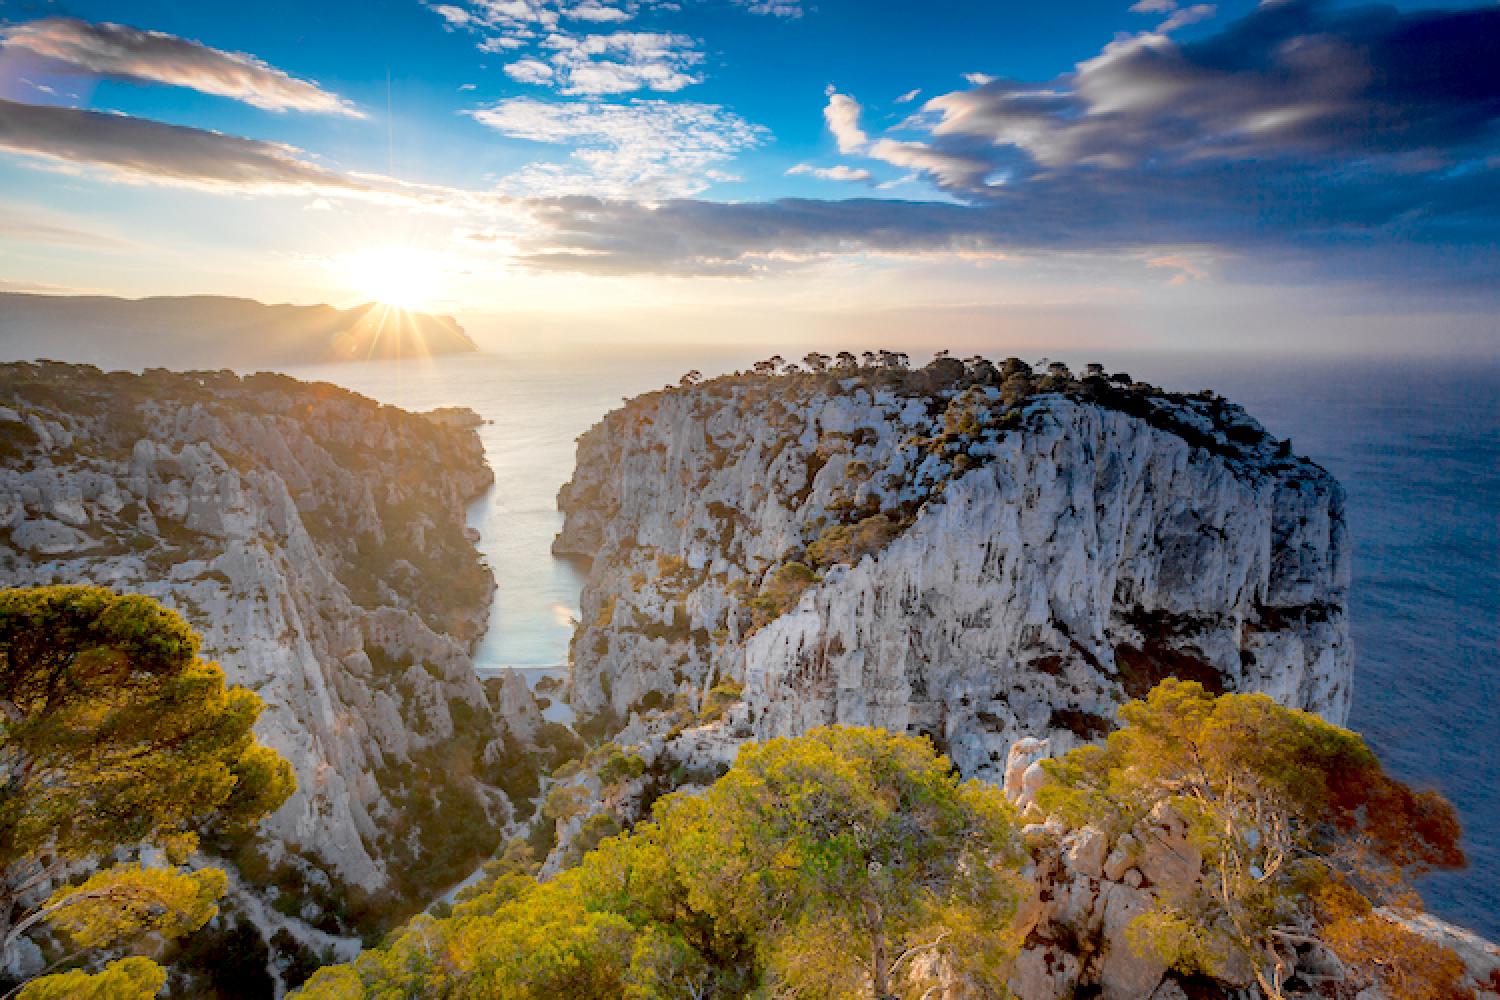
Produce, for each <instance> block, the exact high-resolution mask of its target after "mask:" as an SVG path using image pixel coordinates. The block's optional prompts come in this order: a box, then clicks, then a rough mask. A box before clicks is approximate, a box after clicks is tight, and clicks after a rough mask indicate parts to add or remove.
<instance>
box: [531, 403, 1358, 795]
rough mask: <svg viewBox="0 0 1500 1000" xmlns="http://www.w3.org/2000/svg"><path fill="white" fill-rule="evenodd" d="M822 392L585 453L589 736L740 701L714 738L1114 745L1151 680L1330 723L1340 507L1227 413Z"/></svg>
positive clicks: (659, 414) (640, 433) (647, 431)
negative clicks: (851, 728) (637, 716)
mask: <svg viewBox="0 0 1500 1000" xmlns="http://www.w3.org/2000/svg"><path fill="white" fill-rule="evenodd" d="M888 381H890V383H891V384H888V385H884V386H882V385H881V384H878V383H874V384H872V382H871V380H870V379H868V378H866V379H853V378H850V379H841V378H839V377H837V376H834V375H831V374H830V375H827V376H816V377H815V376H811V375H800V376H791V377H787V376H782V377H752V376H742V377H733V378H726V379H720V380H715V381H714V382H711V383H708V384H706V385H702V386H696V387H689V388H682V389H675V390H668V391H663V392H657V393H651V394H648V395H646V396H643V397H640V398H638V399H635V400H633V401H631V402H630V403H628V404H627V405H626V406H624V407H623V408H621V409H619V410H616V411H614V412H613V413H611V414H609V415H608V416H607V417H606V418H605V419H604V420H603V421H602V422H601V423H600V424H599V425H597V426H596V427H595V428H593V429H592V430H590V431H589V432H588V433H587V434H585V435H584V436H583V438H581V439H580V443H579V449H578V466H577V472H576V473H575V476H574V478H573V480H572V481H571V482H570V483H569V484H568V485H567V486H565V487H564V489H563V491H562V494H561V496H560V500H559V503H560V506H561V508H562V509H563V510H564V512H565V513H566V523H565V525H564V528H563V531H562V533H561V534H560V536H559V538H558V541H557V545H556V549H557V551H559V552H561V553H569V554H577V555H584V556H588V557H590V558H591V559H592V560H593V562H592V566H591V570H590V573H589V576H588V580H587V584H586V586H585V589H584V593H583V600H582V607H583V625H582V626H581V627H580V629H579V631H578V634H577V636H576V637H575V642H574V648H573V657H574V672H573V690H572V698H573V705H574V708H575V709H577V710H578V711H579V712H580V713H581V714H582V715H583V716H585V717H589V716H592V717H593V718H594V719H595V720H596V722H599V723H600V724H601V725H603V726H604V727H605V728H608V727H609V725H608V724H609V723H610V722H611V721H613V723H614V724H615V725H618V724H620V723H622V722H623V721H624V720H625V719H626V718H627V717H628V716H629V715H630V713H632V712H636V713H642V714H644V715H649V714H650V713H651V712H652V711H653V710H657V709H663V708H665V707H668V706H670V705H671V704H672V703H673V702H674V700H675V701H677V703H678V704H679V705H680V704H681V703H682V701H683V700H684V699H685V700H686V701H688V702H689V703H691V704H693V705H701V704H702V703H703V701H704V699H705V697H706V693H707V692H708V691H709V690H710V689H711V688H713V687H714V686H715V685H719V684H722V683H724V682H726V681H727V682H729V683H731V684H738V685H742V686H743V701H742V702H741V703H740V704H738V705H737V706H735V707H734V709H733V710H732V711H731V712H730V713H729V718H728V721H727V722H726V723H722V724H720V726H719V732H718V738H721V739H728V740H733V739H743V738H749V737H756V738H767V737H772V736H780V735H792V734H796V733H799V732H803V731H805V730H806V729H808V728H810V727H813V726H816V725H819V724H825V723H833V722H839V723H851V724H865V725H878V726H882V727H885V728H887V729H891V730H895V731H918V732H923V733H927V734H929V735H930V736H932V738H933V739H934V741H935V742H936V744H937V745H938V746H939V748H941V749H942V750H944V751H945V752H947V753H948V754H949V755H950V756H951V757H952V758H953V760H954V762H955V763H956V764H957V765H958V766H959V768H960V769H961V770H962V771H963V772H964V773H965V774H966V775H980V776H984V777H987V778H989V779H990V780H994V781H996V782H997V783H998V782H1001V781H1002V780H1003V779H1004V776H1005V765H1006V762H1005V754H1006V751H1007V749H1008V748H1009V746H1010V744H1011V743H1012V741H1014V740H1016V739H1018V738H1020V737H1023V736H1030V737H1036V738H1046V739H1049V740H1050V743H1051V750H1052V752H1055V753H1061V752H1064V751H1066V750H1067V749H1068V748H1069V747H1071V746H1073V745H1076V744H1077V743H1079V742H1080V741H1084V740H1089V739H1094V738H1097V737H1099V736H1102V735H1103V734H1104V733H1105V732H1106V731H1107V730H1108V729H1109V728H1110V727H1111V726H1112V724H1113V719H1114V714H1115V711H1116V709H1117V708H1118V706H1119V705H1120V704H1121V703H1122V702H1123V701H1124V700H1125V699H1127V698H1129V697H1133V696H1138V695H1141V694H1143V693H1144V692H1145V691H1146V690H1149V688H1150V687H1151V686H1152V685H1154V683H1155V682H1156V681H1158V680H1160V679H1161V678H1162V677H1164V676H1168V675H1175V676H1183V677H1189V678H1193V679H1197V680H1200V681H1202V682H1203V683H1204V684H1205V685H1206V686H1208V687H1209V688H1211V689H1213V690H1224V691H1263V692H1266V693H1268V694H1270V695H1272V696H1273V697H1275V698H1276V699H1277V700H1278V701H1280V702H1282V703H1283V704H1287V705H1292V706H1295V707H1299V708H1305V709H1310V710H1313V711H1317V712H1319V713H1321V714H1323V715H1324V716H1326V717H1328V718H1329V719H1331V720H1334V721H1342V720H1343V719H1344V717H1345V715H1346V713H1347V710H1348V705H1349V697H1350V680H1351V667H1352V652H1351V648H1350V643H1349V632H1348V619H1347V612H1346V605H1347V591H1348V584H1349V543H1348V536H1347V530H1346V527H1345V523H1344V495H1343V491H1342V489H1341V488H1340V487H1339V485H1338V484H1337V482H1335V481H1334V480H1333V478H1332V477H1330V476H1329V475H1328V474H1327V473H1326V472H1324V471H1323V470H1322V469H1321V468H1319V467H1317V466H1316V465H1313V464H1312V463H1310V462H1308V461H1306V460H1303V459H1299V458H1296V457H1294V456H1292V455H1291V454H1290V451H1289V449H1288V448H1287V447H1286V446H1285V445H1284V444H1283V443H1281V442H1278V441H1276V440H1275V439H1273V438H1271V437H1270V436H1269V435H1267V434H1266V433H1265V431H1264V430H1263V429H1262V428H1261V427H1260V426H1259V425H1258V424H1256V423H1255V422H1254V421H1253V420H1252V419H1250V418H1249V417H1248V416H1247V415H1246V414H1245V413H1244V411H1242V410H1241V409H1239V408H1238V407H1236V406H1233V405H1231V404H1228V403H1225V402H1224V401H1223V400H1220V399H1218V398H1217V397H1213V396H1211V395H1200V396H1175V395H1169V394H1164V393H1160V392H1159V391H1148V390H1137V389H1122V388H1117V387H1112V386H1109V385H1107V384H1105V383H1104V382H1103V380H1095V382H1096V383H1097V386H1096V385H1094V384H1093V383H1090V384H1089V385H1086V386H1085V387H1084V388H1085V389H1086V390H1087V391H1083V392H1076V391H1069V392H1053V393H1042V394H1037V395H1031V396H1030V397H1029V398H1026V399H1022V400H1019V401H1018V400H1011V399H1006V398H1005V396H1004V394H1002V392H1001V391H1000V390H998V389H996V388H994V387H988V386H969V387H959V386H952V387H947V388H943V387H937V388H924V389H920V390H914V389H912V388H910V381H911V380H910V379H907V380H906V382H905V383H902V382H901V380H900V379H891V380H888Z"/></svg>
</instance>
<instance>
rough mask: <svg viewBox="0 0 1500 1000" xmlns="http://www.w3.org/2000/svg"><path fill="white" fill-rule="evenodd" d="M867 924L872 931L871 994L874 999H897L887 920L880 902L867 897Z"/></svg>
mask: <svg viewBox="0 0 1500 1000" xmlns="http://www.w3.org/2000/svg"><path fill="white" fill-rule="evenodd" d="M865 924H866V926H867V928H868V930H869V932H870V996H871V997H872V1000H896V998H895V997H894V996H892V995H891V967H890V959H889V958H888V957H887V955H886V942H885V920H884V919H882V917H881V913H880V904H879V903H877V902H876V901H875V900H874V899H872V898H870V897H868V896H867V897H865Z"/></svg>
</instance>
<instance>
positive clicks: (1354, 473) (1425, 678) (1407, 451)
mask: <svg viewBox="0 0 1500 1000" xmlns="http://www.w3.org/2000/svg"><path fill="white" fill-rule="evenodd" d="M913 353H916V352H913ZM993 353H997V354H1001V355H1003V354H1004V353H1005V352H1003V351H999V352H993ZM749 360H751V358H750V356H749V355H745V356H743V357H735V358H731V357H729V356H727V355H720V362H719V363H717V364H711V363H707V362H706V361H705V356H704V354H703V353H701V352H692V353H691V354H688V353H684V354H681V355H679V356H676V357H673V356H671V355H665V354H657V355H648V356H636V357H632V358H630V359H628V360H627V359H622V358H621V357H619V356H616V355H596V356H592V357H588V356H586V357H577V356H573V357H569V358H568V359H567V360H565V361H563V360H558V359H557V358H551V359H547V358H542V357H512V358H502V357H497V356H493V355H480V356H471V357H462V358H448V359H443V360H440V361H436V362H431V363H426V364H421V365H416V364H409V363H408V364H390V363H371V364H354V365H338V366H330V367H324V368H320V369H315V370H314V369H308V370H302V371H298V372H294V374H297V375H299V376H301V377H314V378H322V379H327V380H329V381H335V382H338V383H339V384H341V385H345V386H348V387H350V388H352V389H355V390H357V391H360V392H363V393H366V394H368V395H370V396H373V397H374V398H376V399H379V400H382V401H384V402H389V403H395V404H398V405H401V406H406V407H409V408H416V409H427V408H431V407H434V406H445V405H464V406H469V407H472V408H473V409H475V410H477V411H478V412H479V413H480V414H481V415H482V416H484V417H485V418H486V419H487V420H489V421H491V422H490V423H487V424H486V425H485V426H484V427H483V428H481V430H480V435H481V437H482V438H483V440H484V444H485V449H486V453H487V455H488V457H489V461H490V463H491V465H492V466H493V467H494V469H495V475H496V486H495V489H494V490H492V491H491V492H490V494H489V495H487V496H486V497H485V498H484V499H482V500H481V501H480V502H479V503H477V504H476V505H475V506H474V508H473V510H472V511H471V515H470V518H471V523H472V524H473V525H474V526H475V527H477V528H478V529H479V531H480V533H481V538H482V541H481V547H482V548H483V550H484V553H485V555H486V558H487V559H488V560H489V563H490V565H491V567H492V568H493V569H494V571H495V576H496V580H497V582H498V584H499V591H498V593H497V598H496V601H495V606H494V611H493V616H492V619H491V627H490V629H489V632H488V633H487V636H486V638H485V640H484V642H483V644H482V646H481V647H480V649H479V654H478V659H479V663H480V664H481V665H485V666H537V665H550V664H557V663H561V662H564V661H565V660H566V658H567V647H568V639H569V637H570V635H571V632H572V626H571V622H572V618H573V617H574V616H575V615H576V614H577V613H578V611H577V601H578V588H579V585H580V579H579V576H578V571H577V569H576V568H574V567H572V566H570V565H568V564H567V563H565V562H562V561H559V560H556V559H554V558H552V556H551V553H550V550H549V546H550V545H551V541H552V538H553V536H554V535H555V534H556V532H557V529H558V527H559V525H560V523H561V519H560V516H559V515H558V513H557V511H556V507H555V497H556V493H557V489H558V487H559V486H561V485H562V483H563V482H564V481H566V480H567V478H568V477H569V476H570V475H571V473H572V468H573V458H574V454H573V442H574V439H575V438H576V437H577V436H578V435H579V434H580V433H582V432H583V431H584V430H586V429H587V428H588V427H589V426H590V425H592V424H593V423H594V422H595V421H596V420H598V419H599V417H600V416H601V415H602V414H603V413H604V412H605V411H607V410H609V409H610V408H612V407H614V406H616V405H618V404H619V402H620V400H621V398H622V397H624V396H630V395H634V394H636V393H639V392H642V391H645V390H647V389H652V388H656V387H659V386H661V385H662V384H664V383H666V382H671V381H675V380H676V378H677V376H678V375H679V374H680V373H681V372H682V371H684V370H686V369H688V368H693V367H696V368H701V369H703V370H704V371H705V373H711V372H712V371H715V370H724V369H726V368H729V367H736V366H741V365H744V364H745V363H747V362H748V361H749ZM1069 360H1071V361H1075V362H1082V361H1085V360H1093V359H1092V358H1070V359H1069ZM1101 360H1104V361H1105V362H1106V363H1107V364H1108V365H1109V366H1110V368H1111V369H1112V370H1113V369H1115V368H1116V367H1123V368H1126V369H1127V370H1129V371H1130V372H1131V373H1132V374H1134V375H1136V376H1137V377H1140V378H1145V379H1148V380H1150V381H1153V382H1157V383H1159V384H1163V385H1167V386H1169V387H1173V388H1182V389H1197V388H1202V387H1205V386H1209V387H1213V388H1214V389H1217V390H1218V391H1220V392H1222V393H1223V394H1224V395H1225V396H1227V397H1229V398H1231V399H1234V400H1236V401H1238V402H1241V403H1243V404H1244V405H1245V406H1246V407H1247V408H1248V409H1249V410H1250V412H1251V413H1252V414H1254V415H1255V416H1256V417H1258V418H1259V419H1260V420H1261V421H1262V422H1263V423H1265V424H1266V425H1267V426H1268V427H1269V428H1270V429H1271V430H1272V431H1273V432H1275V433H1276V434H1278V435H1281V436H1290V437H1291V438H1292V441H1293V445H1294V447H1295V448H1296V450H1297V451H1298V452H1300V453H1302V454H1305V455H1308V456H1310V457H1312V458H1313V459H1315V460H1316V461H1318V462H1320V463H1321V464H1323V465H1324V466H1325V467H1326V468H1328V470H1329V471H1331V472H1332V473H1333V474H1334V475H1336V476H1337V477H1338V478H1339V479H1340V480H1341V481H1342V482H1343V483H1344V485H1345V487H1346V488H1347V490H1348V492H1349V519H1350V524H1351V530H1352V534H1353V537H1354V540H1355V545H1356V560H1355V586H1354V592H1353V595H1352V601H1351V603H1352V613H1353V622H1354V639H1355V644H1356V648H1357V656H1358V663H1357V667H1356V675H1355V696H1354V708H1353V715H1352V718H1351V720H1350V722H1351V725H1353V727H1354V728H1356V729H1358V730H1360V731H1361V732H1362V733H1364V735H1365V736H1366V738H1367V739H1368V740H1369V741H1370V743H1371V744H1372V745H1373V746H1374V747H1375V749H1376V750H1377V751H1378V752H1379V753H1380V755H1381V758H1382V759H1383V760H1385V761H1386V763H1387V765H1388V766H1389V767H1390V768H1392V769H1393V770H1394V771H1395V772H1396V773H1397V774H1399V775H1400V776H1402V777H1403V778H1405V779H1407V780H1409V781H1413V782H1415V783H1418V784H1421V785H1429V786H1436V787H1438V788H1441V789H1442V790H1443V791H1444V792H1445V793H1446V794H1447V795H1448V796H1449V797H1450V798H1451V799H1452V800H1453V801H1454V802H1455V803H1456V804H1457V805H1458V807H1459V810H1460V812H1461V814H1462V816H1463V819H1464V827H1465V830H1466V836H1467V839H1466V847H1467V850H1468V852H1469V856H1470V860H1471V862H1472V868H1471V869H1470V870H1469V871H1468V872H1465V873H1462V874H1457V875H1445V876H1439V877H1436V878H1433V879H1431V880H1429V881H1428V883H1427V884H1426V885H1425V887H1424V891H1425V894H1426V895H1427V897H1428V900H1429V904H1430V905H1431V906H1432V908H1433V909H1434V910H1436V911H1437V912H1439V913H1440V914H1442V915H1444V916H1446V917H1448V918H1449V919H1452V920H1455V921H1457V922H1459V923H1462V924H1465V925H1467V926H1469V927H1472V928H1474V929H1476V930H1479V931H1481V932H1483V933H1485V934H1487V935H1489V936H1491V937H1500V836H1497V832H1496V831H1497V828H1500V366H1496V365H1495V364H1493V363H1490V364H1458V363H1452V362H1411V361H1391V362H1385V363H1381V362H1365V361H1362V362H1344V361H1339V362H1334V361H1317V362H1309V361H1305V360H1304V361H1295V362H1292V361H1282V362H1276V361H1265V360H1260V361H1255V362H1253V363H1252V362H1250V361H1247V360H1246V359H1244V358H1231V357H1224V356H1218V357H1214V356H1206V355H1204V356H1189V357H1183V356H1181V355H1172V356H1168V355H1158V356H1147V355H1119V356H1116V357H1104V358H1102V359H1101Z"/></svg>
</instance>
